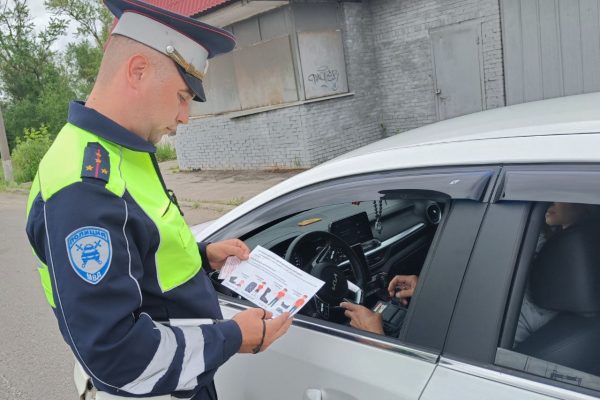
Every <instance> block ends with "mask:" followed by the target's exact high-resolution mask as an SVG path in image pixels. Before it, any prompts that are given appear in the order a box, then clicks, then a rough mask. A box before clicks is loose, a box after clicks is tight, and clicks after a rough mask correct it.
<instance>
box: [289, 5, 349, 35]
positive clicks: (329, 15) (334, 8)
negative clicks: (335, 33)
mask: <svg viewBox="0 0 600 400" xmlns="http://www.w3.org/2000/svg"><path fill="white" fill-rule="evenodd" d="M292 10H293V13H294V22H295V25H296V31H297V32H319V31H331V30H334V29H339V28H340V21H339V14H340V9H339V5H338V4H337V3H314V2H313V3H293V4H292Z"/></svg>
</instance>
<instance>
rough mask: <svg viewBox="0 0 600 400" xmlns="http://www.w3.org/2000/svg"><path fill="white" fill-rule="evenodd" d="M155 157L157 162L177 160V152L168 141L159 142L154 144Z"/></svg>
mask: <svg viewBox="0 0 600 400" xmlns="http://www.w3.org/2000/svg"><path fill="white" fill-rule="evenodd" d="M156 159H157V160H158V162H163V161H169V160H177V152H176V151H175V149H174V148H173V146H171V145H170V144H169V143H159V144H158V146H156Z"/></svg>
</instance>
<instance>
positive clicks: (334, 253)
mask: <svg viewBox="0 0 600 400" xmlns="http://www.w3.org/2000/svg"><path fill="white" fill-rule="evenodd" d="M444 207H445V200H443V199H432V198H431V199H427V198H426V199H423V198H412V196H409V195H407V194H406V192H403V193H394V192H388V193H385V195H384V196H383V197H381V198H378V199H375V200H372V201H350V202H348V203H342V204H334V205H327V206H323V207H317V208H313V209H308V210H305V211H302V212H298V213H295V214H293V215H289V216H287V217H286V218H283V219H279V220H277V221H274V222H272V223H271V224H267V225H266V226H263V227H261V228H259V229H257V230H255V231H253V232H251V233H250V234H248V235H247V236H246V237H243V238H242V239H243V240H244V241H245V242H246V244H247V245H248V246H249V247H250V248H251V249H253V248H254V247H256V246H258V245H260V246H262V247H264V248H266V249H269V250H271V251H273V252H274V253H276V254H277V255H279V256H281V257H283V258H285V259H286V260H287V261H288V262H290V263H291V264H293V265H294V266H296V267H297V268H299V269H301V270H303V271H305V272H307V273H310V274H312V275H313V276H315V277H317V278H319V279H321V280H323V281H324V282H325V284H324V285H323V287H322V288H321V289H320V290H319V292H318V293H317V295H316V296H315V297H313V299H312V300H311V301H310V302H309V303H307V304H306V306H305V307H304V308H303V309H302V310H301V311H300V313H301V314H304V315H308V316H311V317H315V318H319V319H324V320H328V321H332V322H339V323H346V322H347V318H346V317H345V316H344V310H343V309H342V308H341V307H339V304H340V302H342V301H350V302H354V303H357V304H362V305H365V306H366V307H369V308H375V307H376V305H377V304H378V303H379V302H381V301H384V302H388V301H391V299H390V297H389V294H388V291H387V287H388V283H389V281H390V279H391V278H392V277H393V276H395V275H418V274H419V273H420V270H421V268H422V266H423V263H424V261H425V257H426V256H427V252H428V249H429V246H430V244H431V242H432V240H433V237H434V234H435V231H436V228H437V226H438V224H439V223H440V221H441V220H442V216H443V213H444ZM339 271H341V272H342V274H339V273H338V272H339ZM213 282H214V283H215V287H216V288H217V290H218V291H220V292H222V293H225V294H228V295H231V296H233V297H238V296H237V295H236V294H235V293H233V292H230V291H229V290H228V289H227V288H225V287H224V286H222V285H221V284H220V283H219V281H218V280H217V279H216V275H215V276H213Z"/></svg>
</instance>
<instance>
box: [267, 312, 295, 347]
mask: <svg viewBox="0 0 600 400" xmlns="http://www.w3.org/2000/svg"><path fill="white" fill-rule="evenodd" d="M292 322H294V319H293V318H290V313H283V314H281V315H280V316H278V317H277V318H273V319H271V320H268V321H267V322H266V323H267V333H266V335H265V346H263V349H266V348H267V347H269V346H270V345H271V343H273V342H274V341H276V340H277V339H279V338H280V337H281V336H283V335H284V334H285V333H286V332H287V331H288V329H290V326H292Z"/></svg>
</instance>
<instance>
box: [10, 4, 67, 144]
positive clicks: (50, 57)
mask: <svg viewBox="0 0 600 400" xmlns="http://www.w3.org/2000/svg"><path fill="white" fill-rule="evenodd" d="M65 28H66V24H65V22H64V21H62V20H60V19H58V18H52V19H51V20H50V23H49V24H48V26H47V27H46V28H44V29H43V30H41V31H39V32H37V31H36V30H35V26H34V23H33V19H32V18H31V15H30V12H29V7H28V6H27V2H26V1H25V0H14V1H11V2H10V3H9V2H5V3H4V7H3V8H1V9H0V90H1V91H2V100H3V101H2V109H3V111H4V119H5V124H6V131H7V136H8V140H9V145H10V146H11V147H14V145H15V143H16V138H17V137H18V136H21V135H22V134H23V132H24V129H25V128H31V127H37V126H40V125H41V124H42V123H44V124H46V126H47V127H48V129H49V130H50V132H51V133H52V134H56V132H57V131H58V129H60V127H61V126H62V125H63V124H64V120H65V118H66V115H67V109H66V107H65V104H67V101H66V100H63V98H64V97H67V98H72V97H73V96H74V92H73V90H72V89H70V86H69V84H68V78H67V76H66V71H65V69H64V68H63V67H62V66H61V65H60V64H59V63H57V61H56V60H57V54H56V52H55V51H54V50H53V49H52V45H53V44H54V43H55V42H56V40H57V39H58V38H59V37H60V36H61V35H63V34H64V32H65Z"/></svg>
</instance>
